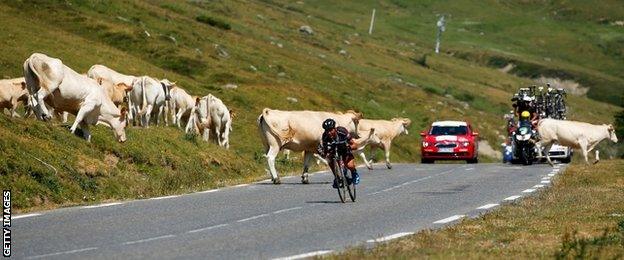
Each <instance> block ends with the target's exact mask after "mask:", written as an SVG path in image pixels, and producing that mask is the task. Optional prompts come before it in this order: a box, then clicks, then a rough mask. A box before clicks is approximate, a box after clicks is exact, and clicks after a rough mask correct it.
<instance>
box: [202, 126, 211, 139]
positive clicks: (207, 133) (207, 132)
mask: <svg viewBox="0 0 624 260" xmlns="http://www.w3.org/2000/svg"><path fill="white" fill-rule="evenodd" d="M203 128H204V132H203V133H202V139H204V141H206V142H208V140H210V128H208V127H205V126H204V127H203Z"/></svg>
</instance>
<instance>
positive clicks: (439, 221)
mask: <svg viewBox="0 0 624 260" xmlns="http://www.w3.org/2000/svg"><path fill="white" fill-rule="evenodd" d="M463 217H465V216H464V215H455V216H450V217H448V218H445V219H440V220H438V221H436V222H433V224H445V223H449V222H453V221H455V220H458V219H461V218H463Z"/></svg>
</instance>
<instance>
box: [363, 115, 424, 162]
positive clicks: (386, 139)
mask: <svg viewBox="0 0 624 260" xmlns="http://www.w3.org/2000/svg"><path fill="white" fill-rule="evenodd" d="M411 123H412V121H411V120H410V119H409V118H393V119H392V120H370V119H362V120H360V122H359V125H358V133H359V134H360V135H362V136H366V135H368V133H369V132H370V130H371V129H375V135H376V136H377V137H378V138H379V142H373V143H370V144H369V146H370V157H371V158H372V157H373V155H374V152H375V149H376V148H381V149H383V150H384V155H385V159H386V167H388V169H392V164H390V147H391V146H392V140H393V139H394V138H395V137H397V136H399V135H401V134H405V135H407V134H408V131H407V128H408V127H409V125H410V124H411ZM358 153H359V154H360V157H362V160H364V163H365V164H366V167H368V169H373V166H372V165H371V163H370V162H369V161H368V160H366V155H365V154H364V150H363V147H362V148H360V150H359V151H358Z"/></svg>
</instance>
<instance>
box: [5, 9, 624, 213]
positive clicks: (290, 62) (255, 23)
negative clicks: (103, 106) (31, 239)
mask: <svg viewBox="0 0 624 260" xmlns="http://www.w3.org/2000/svg"><path fill="white" fill-rule="evenodd" d="M522 3H523V4H504V3H499V2H496V1H492V2H487V3H482V2H469V1H459V2H455V1H453V2H448V3H444V2H442V3H440V2H438V1H435V2H434V1H431V2H427V1H419V2H418V3H412V2H411V1H381V2H372V1H370V2H360V1H358V2H347V1H341V2H338V3H335V1H313V2H309V3H308V2H303V1H299V2H295V3H290V2H287V1H269V0H264V1H185V2H181V1H114V2H112V3H110V2H105V1H11V2H2V3H0V21H2V24H3V25H6V26H5V27H6V28H5V29H3V30H0V45H1V46H2V55H0V76H1V77H17V76H20V75H21V73H22V72H21V65H22V63H23V62H24V60H25V59H26V58H27V57H28V55H30V54H31V53H32V52H42V53H46V54H48V55H50V56H53V57H58V58H60V59H61V60H63V62H64V63H65V64H66V65H68V66H70V67H71V68H73V69H75V70H76V71H78V72H86V70H87V69H88V68H89V67H90V66H91V65H93V64H98V63H99V64H105V65H107V66H109V67H111V68H114V69H116V70H118V71H120V72H123V73H127V74H134V75H151V76H154V77H158V78H168V79H170V80H172V81H177V82H178V84H179V85H180V86H181V87H183V88H185V89H188V90H189V91H190V92H191V93H192V94H196V95H207V94H208V93H212V94H214V95H216V96H218V97H220V98H221V99H223V101H224V102H225V103H226V104H227V105H228V106H229V107H230V108H232V109H233V110H234V111H235V113H236V117H235V118H234V124H233V128H234V132H233V133H232V134H231V137H230V140H231V144H232V146H231V149H230V150H229V151H224V150H222V149H219V148H218V147H216V146H215V145H214V144H207V143H203V142H201V141H200V140H199V139H198V138H196V137H192V136H191V137H189V136H185V135H184V134H183V132H182V131H180V130H178V129H175V128H172V127H157V128H151V129H140V128H130V129H128V130H127V132H128V138H129V141H128V142H127V143H125V144H117V143H115V142H114V140H113V138H112V134H111V133H110V130H108V129H106V128H103V127H95V130H94V131H93V132H94V133H93V143H92V144H88V143H85V142H84V141H83V140H81V139H79V138H78V137H75V136H72V135H71V134H69V132H68V131H67V129H66V128H64V127H63V126H61V125H60V124H58V123H52V124H50V123H43V122H35V121H34V120H33V119H11V118H8V117H6V116H1V117H0V128H1V130H0V133H1V134H2V138H1V139H0V147H2V149H1V150H0V155H1V156H0V173H1V174H0V183H2V186H3V187H10V188H11V189H12V190H14V192H15V193H16V194H17V196H16V199H15V202H14V206H15V207H16V208H18V209H24V210H30V209H35V208H42V207H53V206H56V205H58V204H75V203H88V202H91V201H100V200H107V199H124V198H143V197H149V196H156V195H164V194H170V193H179V192H187V191H193V190H199V189H206V188H210V187H216V186H222V185H227V184H229V183H236V182H241V181H249V180H257V179H262V178H266V176H267V175H266V173H265V172H264V169H263V168H264V167H265V166H264V164H265V159H264V158H263V157H262V153H263V148H262V145H261V142H260V139H259V136H258V135H257V130H256V126H255V124H256V122H255V120H256V118H257V116H258V114H259V113H260V111H261V110H262V108H264V107H270V108H275V109H284V110H289V109H293V110H295V109H296V110H298V109H310V110H346V109H356V110H359V111H361V112H363V113H364V115H365V117H366V118H387V119H389V118H392V117H399V116H400V117H409V118H411V119H412V122H413V124H412V126H411V127H410V132H411V135H409V136H403V137H399V139H397V141H396V142H395V146H393V155H392V159H393V160H395V161H414V160H416V159H418V154H419V148H418V147H419V146H418V142H419V137H418V136H417V134H416V133H418V132H419V131H420V130H423V129H424V128H425V127H426V126H427V125H428V124H429V123H431V121H433V120H439V119H465V120H469V121H471V122H472V123H473V124H474V125H475V126H476V127H477V129H478V130H479V131H480V132H481V134H482V135H481V136H482V137H483V138H484V139H485V140H487V141H488V142H489V144H490V145H491V146H493V147H495V148H496V147H497V144H498V143H500V142H501V137H500V135H501V134H502V133H503V132H504V123H503V121H502V119H501V118H502V113H504V112H507V111H508V110H509V109H510V104H509V98H510V97H511V95H512V93H513V92H515V91H516V90H517V88H519V87H524V86H527V85H530V84H533V81H532V79H530V78H529V77H533V76H537V75H545V76H548V77H553V76H560V77H563V78H567V79H572V80H577V81H579V82H581V83H582V84H583V82H584V81H583V80H586V81H587V82H590V83H591V82H594V83H600V84H602V85H591V86H589V87H590V90H589V91H590V92H589V93H588V96H589V97H590V98H593V99H588V98H587V97H584V96H570V97H569V103H570V117H571V118H572V119H576V120H582V121H588V122H592V123H604V122H611V121H612V117H613V114H614V113H615V112H616V111H618V110H619V109H621V108H620V107H617V106H614V105H611V104H613V103H615V101H614V100H615V99H614V98H613V97H614V96H615V97H617V95H618V94H620V95H621V93H622V89H623V88H624V84H622V82H623V79H622V78H621V75H619V74H618V73H617V71H621V69H622V66H624V65H623V64H622V63H621V62H617V61H618V60H617V57H615V56H613V57H611V56H608V55H603V54H601V49H600V45H599V41H597V40H595V37H596V35H597V34H601V35H602V34H605V35H607V34H608V35H611V36H612V38H613V39H619V38H618V37H620V33H621V30H618V29H619V28H618V27H617V26H615V25H611V24H601V23H598V22H596V21H595V19H596V18H594V17H593V16H591V17H589V18H588V16H587V15H586V12H585V11H579V12H580V13H578V14H575V15H573V16H569V17H568V16H566V17H567V18H566V19H567V20H562V19H560V18H559V17H558V16H554V15H551V13H552V10H559V9H557V8H561V6H562V5H572V6H573V8H575V9H574V10H577V9H578V10H585V9H582V8H580V7H581V6H583V3H582V2H580V3H576V2H574V3H573V4H569V3H567V2H566V3H565V4H564V3H563V2H562V3H557V2H555V4H552V5H549V6H548V7H546V8H540V7H539V6H540V2H531V1H527V2H522ZM604 3H605V5H607V4H609V5H611V6H613V8H604V10H603V9H600V10H599V11H600V12H605V13H604V14H601V17H602V16H604V17H607V18H608V19H610V20H613V21H614V22H615V21H618V19H619V18H621V17H622V12H621V8H620V7H618V5H617V3H615V1H614V2H613V3H611V2H604ZM372 8H376V9H377V18H376V23H375V29H374V32H373V34H372V35H368V34H367V30H368V22H369V19H370V11H371V9H372ZM527 10H531V11H530V12H527ZM438 13H446V14H450V17H449V19H448V24H447V32H446V33H445V34H444V35H443V44H442V50H443V53H441V54H438V55H435V54H433V53H432V46H433V37H434V35H435V27H434V25H435V21H436V17H435V15H436V14H438ZM541 17H545V19H546V20H545V21H547V26H545V27H544V28H541V29H539V30H538V29H537V28H538V27H537V25H538V24H540V22H541V21H544V20H540V19H541ZM500 23H503V24H505V26H502V25H499V24H500ZM302 25H309V26H311V28H312V29H313V30H314V33H313V34H312V35H307V34H303V33H301V32H299V31H298V29H299V27H300V26H302ZM581 25H582V26H581ZM228 27H229V28H230V29H227V28H228ZM521 28H532V30H528V29H525V30H521ZM481 32H483V34H481ZM554 33H556V34H557V35H560V37H549V40H548V41H546V42H545V43H543V44H542V43H540V42H539V41H538V40H536V39H539V36H540V35H553V34H554ZM576 35H584V37H586V38H588V39H592V41H585V40H584V39H580V40H576V38H574V37H576ZM611 36H609V37H611ZM605 37H606V36H605ZM601 39H602V38H601ZM578 41H580V42H583V43H584V44H585V45H587V47H582V48H585V49H583V50H584V51H582V52H581V51H579V50H578V48H581V47H579V46H581V45H579V44H577V43H578ZM615 46H619V45H618V44H617V41H616V44H615ZM341 53H342V54H341ZM546 54H547V55H546ZM546 58H547V59H546ZM508 63H513V64H515V65H516V69H515V71H514V70H512V71H511V73H504V72H501V71H499V70H498V69H499V68H500V67H502V66H503V65H506V64H508ZM551 72H552V75H551V74H549V73H551ZM561 75H563V76H561ZM226 83H235V84H237V85H238V86H239V87H238V88H237V89H225V88H222V85H224V84H226ZM592 93H594V94H592ZM288 97H292V98H296V99H297V102H291V101H288V100H287V98H288ZM291 100H292V99H291ZM598 100H602V101H608V102H610V103H611V104H608V103H603V102H600V101H598ZM587 108H592V109H587ZM299 157H300V156H299ZM299 159H300V158H299ZM490 160H491V159H490ZM44 162H45V163H44ZM300 169H301V168H300V162H299V161H298V160H295V161H292V162H291V161H286V160H280V161H279V162H278V170H279V171H280V172H282V173H284V172H288V171H297V172H298V171H300Z"/></svg>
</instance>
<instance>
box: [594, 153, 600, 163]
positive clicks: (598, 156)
mask: <svg viewBox="0 0 624 260" xmlns="http://www.w3.org/2000/svg"><path fill="white" fill-rule="evenodd" d="M595 155H596V161H594V164H597V163H598V162H599V161H600V151H598V150H596V153H595Z"/></svg>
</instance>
